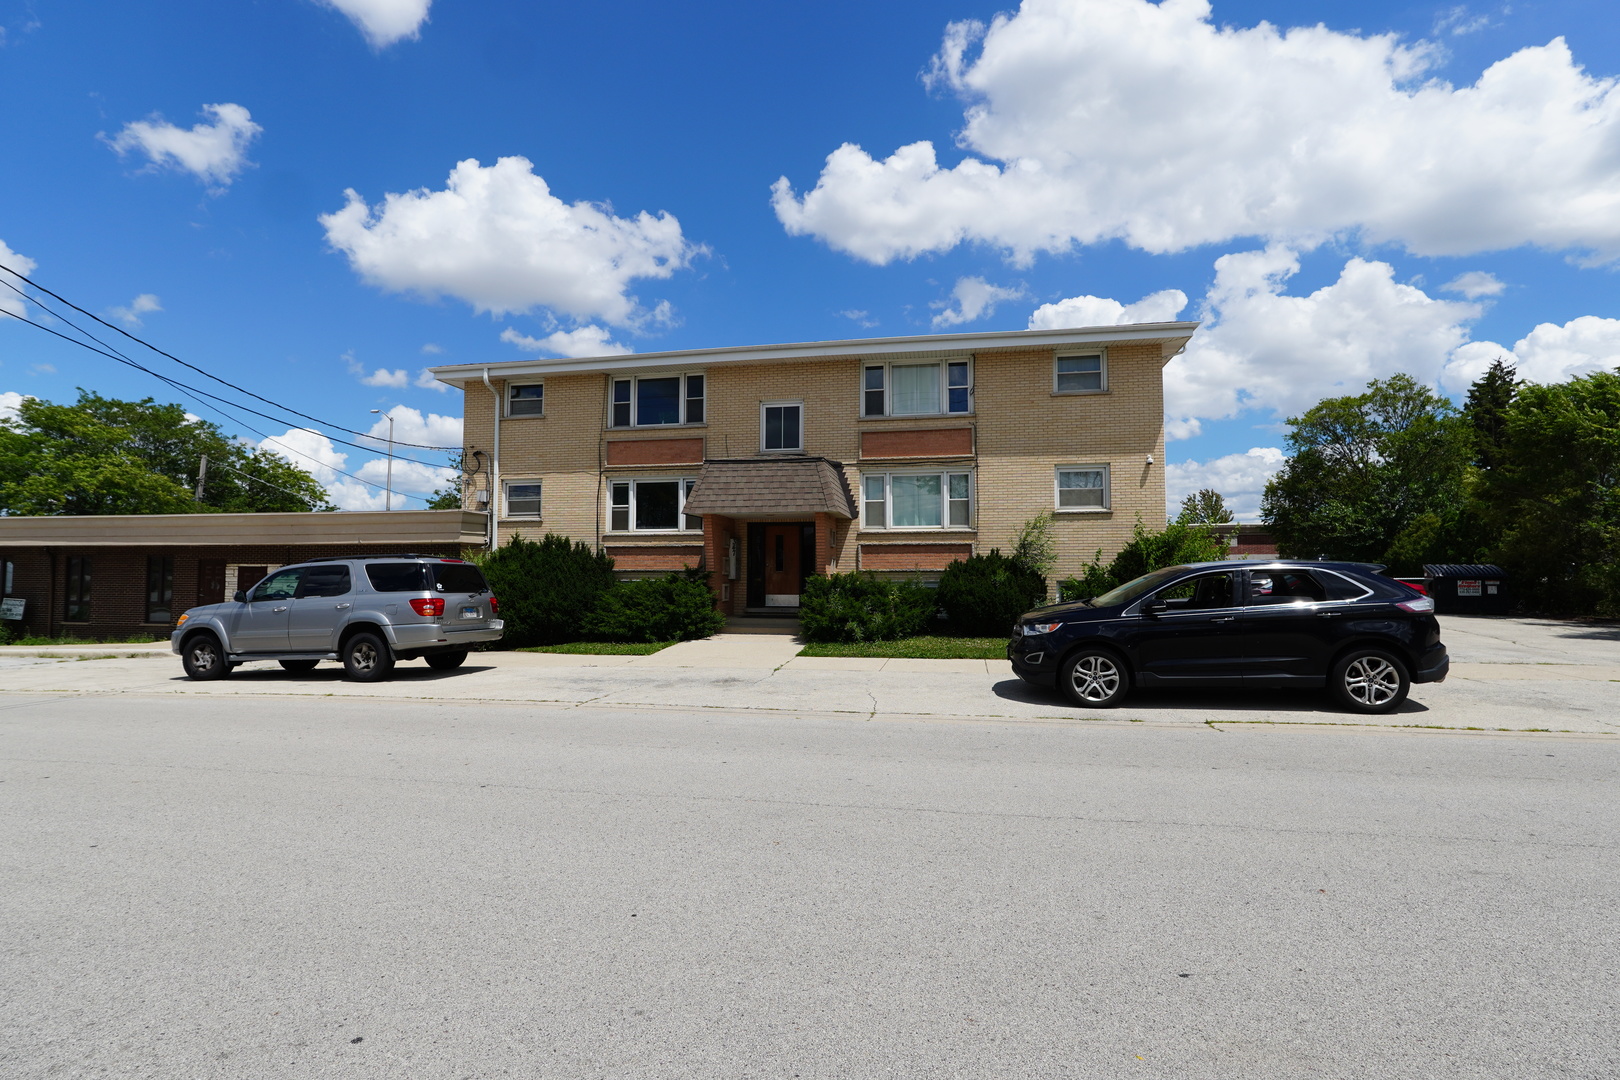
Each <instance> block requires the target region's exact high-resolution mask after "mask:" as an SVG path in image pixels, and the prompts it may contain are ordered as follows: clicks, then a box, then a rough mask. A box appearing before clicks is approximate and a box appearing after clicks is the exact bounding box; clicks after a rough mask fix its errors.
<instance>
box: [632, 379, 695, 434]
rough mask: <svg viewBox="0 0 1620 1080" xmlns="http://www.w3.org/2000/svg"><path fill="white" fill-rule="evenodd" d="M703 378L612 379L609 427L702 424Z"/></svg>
mask: <svg viewBox="0 0 1620 1080" xmlns="http://www.w3.org/2000/svg"><path fill="white" fill-rule="evenodd" d="M704 383H705V380H704V378H703V376H702V375H656V376H647V375H636V376H632V377H630V378H628V379H614V380H613V396H612V415H611V416H609V418H608V424H609V426H611V427H660V426H663V425H667V424H701V423H703V414H704V409H703V404H704V397H703V395H704V389H705V386H704Z"/></svg>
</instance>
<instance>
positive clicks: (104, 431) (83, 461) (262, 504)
mask: <svg viewBox="0 0 1620 1080" xmlns="http://www.w3.org/2000/svg"><path fill="white" fill-rule="evenodd" d="M205 455H206V456H207V458H208V478H207V483H206V485H205V487H204V491H203V497H202V499H201V501H198V500H197V499H196V498H194V490H195V489H194V485H195V483H196V478H197V470H198V468H199V466H200V464H201V461H202V458H203V457H204V456H205ZM330 509H332V506H331V505H330V503H328V502H327V499H326V491H325V489H323V488H322V487H321V485H320V484H319V483H317V482H316V480H315V478H314V477H312V476H310V475H309V473H307V472H305V471H304V470H303V469H300V468H298V467H297V466H295V465H291V464H288V463H287V462H286V461H284V460H283V459H281V458H280V457H277V456H276V455H275V454H272V453H269V452H268V451H265V450H260V449H258V448H256V447H254V446H252V445H250V444H248V443H245V442H243V441H241V440H239V439H234V438H231V437H230V436H228V435H226V434H225V433H224V432H222V431H221V430H220V429H219V427H218V425H216V424H211V423H209V422H207V421H205V420H190V419H187V417H186V411H185V409H184V408H182V407H181V406H179V405H159V404H158V403H156V402H155V401H154V400H153V399H151V398H144V399H142V400H141V401H120V400H118V399H116V398H104V397H102V396H101V395H99V394H95V393H91V392H90V391H87V390H82V389H81V390H80V391H79V400H78V401H77V402H75V403H73V404H72V405H57V404H53V403H51V402H49V401H42V400H40V399H38V398H24V399H23V402H22V404H21V406H19V408H18V410H17V416H16V417H15V418H14V419H11V420H0V511H4V512H5V513H7V514H20V515H32V514H179V513H196V512H199V511H210V510H217V511H229V512H234V513H252V512H261V511H273V510H287V511H299V510H330Z"/></svg>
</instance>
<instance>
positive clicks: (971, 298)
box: [929, 277, 1024, 329]
mask: <svg viewBox="0 0 1620 1080" xmlns="http://www.w3.org/2000/svg"><path fill="white" fill-rule="evenodd" d="M1023 295H1024V290H1023V289H1021V288H1004V287H1002V286H1000V285H992V284H990V283H989V282H988V281H986V280H984V278H981V277H964V278H957V279H956V287H955V288H954V289H952V290H951V298H950V299H949V300H936V301H934V302H933V303H932V304H930V305H929V307H933V308H943V309H944V310H942V311H941V312H940V313H939V314H938V315H935V316H934V326H935V328H936V329H937V328H938V327H941V326H960V325H961V324H962V323H969V322H973V321H974V320H975V319H982V318H984V317H985V316H987V315H989V314H991V313H992V312H993V311H995V310H996V305H998V304H1000V303H1002V302H1003V301H1006V300H1017V299H1020V298H1021V297H1022V296H1023Z"/></svg>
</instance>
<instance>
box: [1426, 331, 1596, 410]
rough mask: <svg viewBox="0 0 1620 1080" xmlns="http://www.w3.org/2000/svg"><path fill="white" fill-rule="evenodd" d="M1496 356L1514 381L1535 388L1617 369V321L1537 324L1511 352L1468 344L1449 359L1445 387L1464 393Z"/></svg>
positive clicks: (1484, 344)
mask: <svg viewBox="0 0 1620 1080" xmlns="http://www.w3.org/2000/svg"><path fill="white" fill-rule="evenodd" d="M1497 357H1503V358H1505V359H1507V360H1510V361H1512V363H1513V364H1514V365H1515V366H1517V368H1518V371H1519V377H1520V378H1522V379H1528V380H1530V381H1531V382H1539V383H1550V382H1562V381H1564V380H1565V379H1569V378H1573V377H1574V376H1576V375H1585V374H1588V373H1590V372H1593V371H1612V370H1614V369H1615V368H1616V367H1617V366H1620V319H1604V318H1599V317H1598V316H1596V315H1582V316H1581V317H1580V318H1578V319H1571V320H1570V321H1569V322H1567V323H1564V324H1563V325H1562V326H1558V325H1556V324H1554V323H1542V324H1541V325H1540V326H1537V327H1536V328H1535V329H1533V330H1531V331H1530V333H1528V334H1526V335H1525V336H1524V337H1522V338H1520V339H1519V340H1518V341H1517V342H1516V343H1515V344H1514V346H1513V347H1512V348H1511V349H1509V348H1506V347H1504V346H1502V345H1498V344H1497V343H1496V342H1494V341H1470V342H1469V343H1468V344H1466V345H1463V346H1462V347H1461V348H1459V349H1457V351H1456V352H1455V353H1453V354H1452V358H1451V362H1450V363H1449V364H1447V365H1446V373H1445V383H1446V385H1447V386H1448V387H1449V388H1451V389H1452V390H1455V391H1457V392H1459V393H1460V392H1462V391H1464V390H1466V389H1467V388H1468V384H1469V383H1471V382H1473V381H1474V380H1475V379H1477V378H1479V377H1480V376H1481V375H1483V374H1484V373H1485V369H1486V368H1488V367H1490V365H1491V361H1493V360H1495V359H1496V358H1497Z"/></svg>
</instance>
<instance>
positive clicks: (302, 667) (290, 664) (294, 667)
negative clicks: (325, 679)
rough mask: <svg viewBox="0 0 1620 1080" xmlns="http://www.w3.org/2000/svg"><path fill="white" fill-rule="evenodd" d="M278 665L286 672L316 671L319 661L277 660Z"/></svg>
mask: <svg viewBox="0 0 1620 1080" xmlns="http://www.w3.org/2000/svg"><path fill="white" fill-rule="evenodd" d="M276 663H278V664H280V665H281V666H282V669H283V670H286V671H314V670H315V665H316V664H318V663H320V661H319V660H277V661H276Z"/></svg>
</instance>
